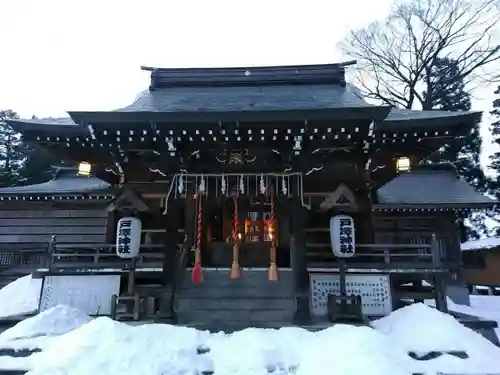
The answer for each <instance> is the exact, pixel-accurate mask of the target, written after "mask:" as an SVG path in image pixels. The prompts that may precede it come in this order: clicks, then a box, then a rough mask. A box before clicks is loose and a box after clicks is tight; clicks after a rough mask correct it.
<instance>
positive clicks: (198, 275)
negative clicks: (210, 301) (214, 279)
mask: <svg viewBox="0 0 500 375" xmlns="http://www.w3.org/2000/svg"><path fill="white" fill-rule="evenodd" d="M202 229H203V205H202V196H201V193H198V218H197V222H196V249H195V253H194V267H193V274H192V280H193V282H194V283H199V282H200V281H203V270H202V269H201V234H202V233H201V232H202Z"/></svg>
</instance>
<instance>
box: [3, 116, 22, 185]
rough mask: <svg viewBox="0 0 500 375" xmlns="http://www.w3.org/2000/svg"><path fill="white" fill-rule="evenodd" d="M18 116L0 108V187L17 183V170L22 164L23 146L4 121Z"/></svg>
mask: <svg viewBox="0 0 500 375" xmlns="http://www.w3.org/2000/svg"><path fill="white" fill-rule="evenodd" d="M15 118H18V115H17V113H15V112H14V111H11V110H0V187H5V186H13V185H16V184H18V183H19V181H20V180H21V176H20V173H19V170H20V168H21V166H22V164H23V160H24V154H23V150H22V148H23V146H22V143H21V140H20V136H19V134H17V133H16V132H15V131H14V130H13V129H12V128H11V127H10V126H9V125H8V124H7V122H6V120H7V119H15Z"/></svg>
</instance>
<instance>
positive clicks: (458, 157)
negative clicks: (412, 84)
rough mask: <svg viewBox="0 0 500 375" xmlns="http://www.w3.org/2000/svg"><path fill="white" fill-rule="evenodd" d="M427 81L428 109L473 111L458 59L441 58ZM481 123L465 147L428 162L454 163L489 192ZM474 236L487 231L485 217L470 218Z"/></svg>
mask: <svg viewBox="0 0 500 375" xmlns="http://www.w3.org/2000/svg"><path fill="white" fill-rule="evenodd" d="M425 81H426V82H428V84H427V87H430V88H432V91H431V92H428V91H424V92H423V95H422V96H423V98H424V104H425V107H427V108H426V109H439V110H445V111H469V110H470V109H471V96H470V94H469V93H468V92H467V91H466V89H465V83H464V81H463V79H462V77H461V75H460V67H459V65H458V62H457V61H456V60H453V59H450V58H442V59H437V61H436V62H435V63H434V65H433V66H432V68H428V69H426V76H425ZM479 125H480V124H479V123H477V124H475V126H474V129H473V132H471V133H470V134H469V136H468V137H467V138H466V139H465V140H464V142H463V143H462V144H456V143H455V144H448V145H446V146H445V147H442V148H441V149H439V150H438V151H436V152H435V153H434V154H432V155H431V156H430V157H429V158H428V159H427V160H426V162H433V163H443V162H447V163H452V164H454V165H455V166H456V168H457V171H458V174H459V175H460V177H461V178H463V179H464V180H465V181H467V182H468V183H469V184H470V185H472V186H473V187H474V188H475V189H476V190H477V191H479V192H481V193H485V192H486V191H487V188H488V186H487V178H486V176H485V174H484V171H483V169H482V168H481V164H480V160H479V158H480V154H481V144H482V140H481V136H480V133H479ZM468 221H469V224H470V225H469V227H468V229H469V231H468V234H469V236H470V237H475V238H477V237H479V234H480V233H484V232H485V231H486V227H485V224H484V220H482V217H481V215H474V216H471V217H469V220H468Z"/></svg>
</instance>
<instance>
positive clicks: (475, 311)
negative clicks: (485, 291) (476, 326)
mask: <svg viewBox="0 0 500 375" xmlns="http://www.w3.org/2000/svg"><path fill="white" fill-rule="evenodd" d="M425 303H426V304H427V305H429V306H435V301H434V300H426V301H425ZM448 309H449V310H450V311H456V312H459V313H462V314H467V315H472V316H477V317H478V318H483V319H487V320H493V321H496V322H497V324H498V328H495V333H496V334H497V337H498V338H499V339H500V296H476V295H471V296H470V306H465V305H458V304H456V303H453V301H452V300H451V299H449V298H448Z"/></svg>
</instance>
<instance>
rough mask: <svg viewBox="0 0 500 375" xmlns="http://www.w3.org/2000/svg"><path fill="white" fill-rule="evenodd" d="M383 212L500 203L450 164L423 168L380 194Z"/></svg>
mask: <svg viewBox="0 0 500 375" xmlns="http://www.w3.org/2000/svg"><path fill="white" fill-rule="evenodd" d="M377 198H378V205H376V206H375V208H376V209H379V208H382V209H384V208H416V209H419V208H479V207H492V206H494V205H495V204H496V203H497V202H496V201H495V200H493V199H491V198H489V197H487V196H485V195H482V194H480V193H478V192H476V191H475V190H474V189H473V188H472V186H470V185H469V184H468V183H467V182H465V181H463V180H462V179H460V178H459V176H458V174H457V171H456V169H455V167H454V166H452V165H449V164H437V165H436V164H428V165H425V164H424V165H420V166H418V168H417V169H415V170H413V171H411V172H406V173H402V174H400V175H399V176H397V177H396V178H394V179H393V180H392V181H390V182H388V183H387V184H385V185H384V186H382V187H381V188H379V189H378V190H377Z"/></svg>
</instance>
